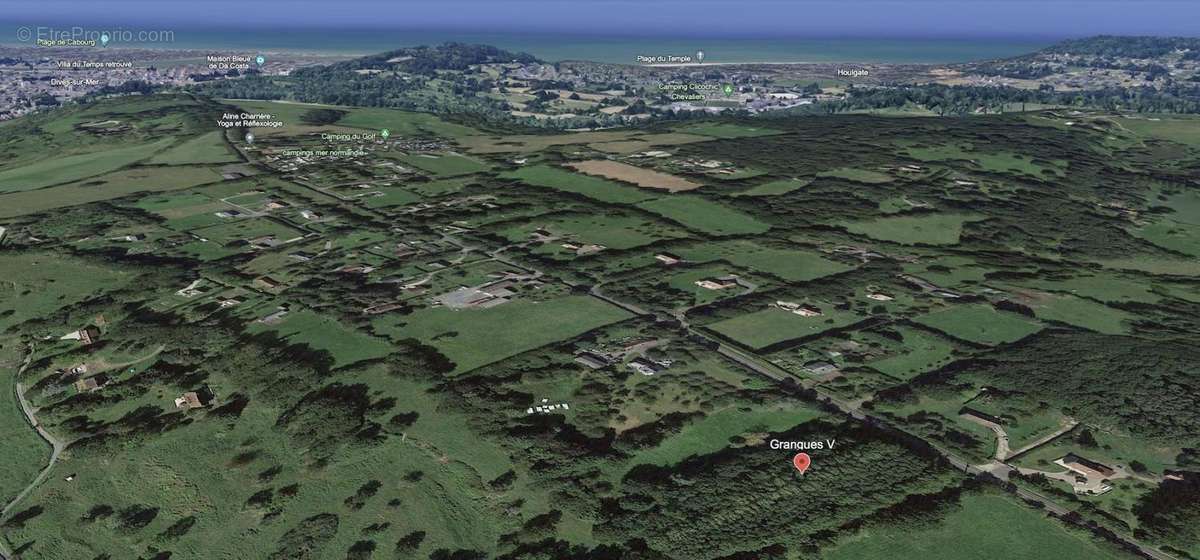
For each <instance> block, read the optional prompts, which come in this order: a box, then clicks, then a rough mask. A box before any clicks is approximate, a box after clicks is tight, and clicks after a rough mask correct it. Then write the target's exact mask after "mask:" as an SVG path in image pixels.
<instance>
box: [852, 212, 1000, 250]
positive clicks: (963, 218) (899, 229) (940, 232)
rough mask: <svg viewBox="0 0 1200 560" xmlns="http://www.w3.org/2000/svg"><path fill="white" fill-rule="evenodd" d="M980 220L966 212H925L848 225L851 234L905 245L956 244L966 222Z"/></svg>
mask: <svg viewBox="0 0 1200 560" xmlns="http://www.w3.org/2000/svg"><path fill="white" fill-rule="evenodd" d="M979 219H980V218H979V217H978V216H974V215H965V214H922V215H918V216H896V217H891V218H876V219H874V220H870V221H865V222H850V223H847V224H845V226H846V230H847V231H849V232H850V233H857V234H859V235H865V236H867V237H870V238H872V239H878V240H880V241H891V242H894V243H901V244H904V245H916V244H922V245H954V244H956V243H958V240H959V236H960V235H961V234H962V226H963V224H965V223H967V222H972V221H976V220H979Z"/></svg>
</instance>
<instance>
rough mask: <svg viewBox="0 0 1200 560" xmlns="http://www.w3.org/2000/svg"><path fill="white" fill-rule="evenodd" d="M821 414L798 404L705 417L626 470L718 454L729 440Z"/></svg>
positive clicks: (777, 429) (635, 459) (636, 459)
mask: <svg viewBox="0 0 1200 560" xmlns="http://www.w3.org/2000/svg"><path fill="white" fill-rule="evenodd" d="M819 416H820V413H819V412H818V411H816V410H814V409H811V408H807V407H801V406H800V405H798V404H797V403H787V404H780V405H773V406H770V407H763V408H758V409H755V410H751V411H743V410H735V409H724V410H719V411H717V412H714V413H712V414H708V415H705V416H704V418H702V419H701V420H699V421H696V422H693V423H691V424H689V425H688V426H687V427H685V428H684V429H683V430H682V431H680V432H679V433H677V434H674V435H672V436H671V437H669V438H667V439H665V440H663V441H662V443H659V444H658V445H657V446H655V447H653V448H651V449H648V450H646V451H643V452H641V453H638V454H637V455H635V456H634V457H633V458H632V459H631V460H630V461H629V466H630V467H632V466H634V465H640V464H651V465H671V464H674V463H678V462H679V461H682V460H683V459H686V458H687V457H690V456H692V455H704V454H707V453H713V452H715V451H719V450H720V449H721V448H723V447H725V446H726V445H728V444H729V438H732V437H734V436H739V435H748V434H750V433H767V432H782V431H785V430H787V429H789V428H791V427H793V426H796V425H799V424H803V423H804V422H807V421H809V420H812V419H813V418H818V417H819Z"/></svg>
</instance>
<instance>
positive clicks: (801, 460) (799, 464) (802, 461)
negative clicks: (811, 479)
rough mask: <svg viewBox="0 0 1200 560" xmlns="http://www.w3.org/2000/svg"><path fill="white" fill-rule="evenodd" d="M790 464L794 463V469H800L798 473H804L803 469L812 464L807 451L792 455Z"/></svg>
mask: <svg viewBox="0 0 1200 560" xmlns="http://www.w3.org/2000/svg"><path fill="white" fill-rule="evenodd" d="M792 464H793V465H795V467H796V470H798V471H800V474H804V471H806V470H808V467H809V466H810V465H812V457H809V456H808V453H797V454H796V456H795V457H792Z"/></svg>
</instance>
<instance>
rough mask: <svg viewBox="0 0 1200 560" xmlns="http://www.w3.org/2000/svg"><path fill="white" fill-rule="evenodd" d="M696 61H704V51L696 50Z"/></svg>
mask: <svg viewBox="0 0 1200 560" xmlns="http://www.w3.org/2000/svg"><path fill="white" fill-rule="evenodd" d="M696 62H699V63H703V62H704V51H696Z"/></svg>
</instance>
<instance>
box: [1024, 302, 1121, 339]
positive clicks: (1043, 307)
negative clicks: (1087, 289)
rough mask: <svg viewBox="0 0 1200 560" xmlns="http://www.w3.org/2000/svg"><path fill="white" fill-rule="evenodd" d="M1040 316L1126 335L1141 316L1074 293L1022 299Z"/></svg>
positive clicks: (1101, 331) (1095, 329) (1097, 330)
mask: <svg viewBox="0 0 1200 560" xmlns="http://www.w3.org/2000/svg"><path fill="white" fill-rule="evenodd" d="M1022 303H1025V304H1026V305H1029V306H1030V307H1032V308H1033V311H1034V313H1035V314H1036V315H1037V317H1038V318H1039V319H1045V320H1048V321H1058V322H1061V323H1067V324H1070V325H1075V326H1077V327H1082V328H1085V329H1089V330H1093V331H1096V332H1098V333H1104V334H1124V333H1126V332H1128V330H1129V326H1128V324H1129V322H1131V321H1133V320H1135V319H1136V318H1137V317H1136V316H1135V315H1133V314H1130V313H1128V312H1126V311H1122V310H1120V309H1116V308H1113V307H1109V306H1107V305H1104V304H1102V303H1097V302H1095V301H1092V300H1088V299H1083V298H1079V297H1075V296H1070V295H1066V294H1063V295H1057V296H1054V295H1051V296H1049V297H1046V298H1037V299H1035V300H1032V301H1030V300H1025V299H1023V300H1022Z"/></svg>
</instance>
